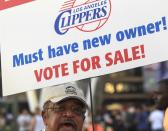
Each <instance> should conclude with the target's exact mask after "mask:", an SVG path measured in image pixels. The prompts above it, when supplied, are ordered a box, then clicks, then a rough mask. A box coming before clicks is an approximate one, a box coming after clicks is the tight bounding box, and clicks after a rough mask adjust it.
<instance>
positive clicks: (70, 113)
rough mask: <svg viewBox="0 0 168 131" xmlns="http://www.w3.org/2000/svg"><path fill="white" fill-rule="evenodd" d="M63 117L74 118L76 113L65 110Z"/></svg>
mask: <svg viewBox="0 0 168 131" xmlns="http://www.w3.org/2000/svg"><path fill="white" fill-rule="evenodd" d="M63 115H64V116H67V117H73V116H74V113H73V112H72V111H71V110H65V111H64V114H63Z"/></svg>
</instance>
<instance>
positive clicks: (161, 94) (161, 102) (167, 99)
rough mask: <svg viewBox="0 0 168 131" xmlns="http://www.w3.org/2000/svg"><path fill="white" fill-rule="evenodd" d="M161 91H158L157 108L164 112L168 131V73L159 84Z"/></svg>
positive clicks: (164, 122) (164, 124) (166, 130)
mask: <svg viewBox="0 0 168 131" xmlns="http://www.w3.org/2000/svg"><path fill="white" fill-rule="evenodd" d="M158 84H159V89H158V90H157V91H156V97H157V99H156V100H157V101H156V103H157V107H158V108H159V109H160V110H163V112H164V119H163V126H164V129H165V131H168V73H165V75H163V77H162V78H161V79H160V81H159V82H158Z"/></svg>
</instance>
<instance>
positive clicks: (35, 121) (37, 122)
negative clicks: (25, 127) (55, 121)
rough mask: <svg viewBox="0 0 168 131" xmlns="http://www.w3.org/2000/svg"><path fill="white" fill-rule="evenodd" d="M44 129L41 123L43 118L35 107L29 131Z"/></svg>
mask: <svg viewBox="0 0 168 131" xmlns="http://www.w3.org/2000/svg"><path fill="white" fill-rule="evenodd" d="M44 128H45V125H44V123H43V118H42V116H41V110H40V108H39V107H36V109H35V114H34V116H33V118H32V120H31V124H30V131H40V130H42V129H44Z"/></svg>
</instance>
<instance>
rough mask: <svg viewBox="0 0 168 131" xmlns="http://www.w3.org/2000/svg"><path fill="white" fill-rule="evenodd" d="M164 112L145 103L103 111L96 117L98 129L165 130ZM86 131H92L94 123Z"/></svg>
mask: <svg viewBox="0 0 168 131" xmlns="http://www.w3.org/2000/svg"><path fill="white" fill-rule="evenodd" d="M163 117H164V112H163V111H162V110H159V109H157V108H151V107H150V108H149V107H146V106H145V105H138V106H129V107H127V108H125V109H113V110H111V111H107V110H106V111H101V112H99V114H98V115H96V116H95V117H94V118H95V119H94V123H95V125H94V128H95V130H96V131H163ZM84 131H92V123H91V122H90V125H89V124H86V125H85V129H84Z"/></svg>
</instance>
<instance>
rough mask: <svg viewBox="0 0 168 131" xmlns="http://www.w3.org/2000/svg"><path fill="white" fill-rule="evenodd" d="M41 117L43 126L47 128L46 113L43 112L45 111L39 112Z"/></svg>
mask: <svg viewBox="0 0 168 131" xmlns="http://www.w3.org/2000/svg"><path fill="white" fill-rule="evenodd" d="M41 115H42V118H43V122H44V124H45V126H47V123H48V122H47V121H48V120H47V112H45V111H42V112H41Z"/></svg>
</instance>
